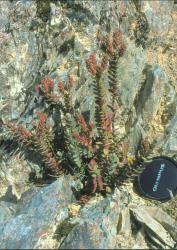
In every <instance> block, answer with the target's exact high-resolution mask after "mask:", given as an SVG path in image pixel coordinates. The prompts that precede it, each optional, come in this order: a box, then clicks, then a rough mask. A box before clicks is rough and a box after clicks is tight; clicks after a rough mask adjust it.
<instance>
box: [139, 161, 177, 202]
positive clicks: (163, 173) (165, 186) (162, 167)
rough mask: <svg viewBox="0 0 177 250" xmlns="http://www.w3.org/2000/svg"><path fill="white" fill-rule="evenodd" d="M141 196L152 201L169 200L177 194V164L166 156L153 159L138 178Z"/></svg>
mask: <svg viewBox="0 0 177 250" xmlns="http://www.w3.org/2000/svg"><path fill="white" fill-rule="evenodd" d="M138 186H139V190H140V192H141V194H142V195H144V196H145V197H147V198H150V199H154V200H161V201H165V200H169V199H171V198H172V197H173V196H175V195H176V194H177V163H176V162H175V161H174V160H173V159H171V158H169V157H166V156H160V157H155V158H153V159H152V161H151V162H150V163H148V164H147V166H146V168H145V169H144V171H143V172H142V173H141V174H140V175H139V176H138Z"/></svg>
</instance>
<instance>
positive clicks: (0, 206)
mask: <svg viewBox="0 0 177 250" xmlns="http://www.w3.org/2000/svg"><path fill="white" fill-rule="evenodd" d="M15 213H16V206H15V204H14V203H10V202H5V201H1V202H0V225H1V224H5V223H6V222H8V221H9V220H10V219H11V218H12V217H13V215H14V214H15Z"/></svg>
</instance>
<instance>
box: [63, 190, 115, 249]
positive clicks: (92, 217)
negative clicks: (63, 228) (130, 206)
mask: <svg viewBox="0 0 177 250" xmlns="http://www.w3.org/2000/svg"><path fill="white" fill-rule="evenodd" d="M119 213H120V207H119V199H118V192H115V194H114V196H113V197H108V198H105V199H102V200H101V201H98V202H93V203H89V204H87V205H86V206H85V207H84V208H83V209H82V210H81V212H80V216H79V218H78V219H77V225H76V226H74V227H73V229H72V230H71V232H70V233H69V234H68V236H67V237H66V238H65V240H64V242H63V243H62V245H61V246H60V249H81V248H83V249H105V248H106V249H107V248H108V249H110V248H111V249H112V248H114V247H115V245H116V234H117V222H118V218H119Z"/></svg>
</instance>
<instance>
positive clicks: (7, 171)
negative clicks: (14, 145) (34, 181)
mask: <svg viewBox="0 0 177 250" xmlns="http://www.w3.org/2000/svg"><path fill="white" fill-rule="evenodd" d="M31 166H32V164H31ZM31 166H30V164H29V163H28V162H27V161H26V160H25V159H24V157H19V155H14V156H11V157H8V159H1V172H0V179H1V180H2V182H3V184H2V185H3V187H2V189H3V193H2V194H1V195H4V194H5V191H7V188H8V187H11V191H12V194H13V195H14V196H15V197H16V198H17V199H20V197H21V194H22V193H23V192H25V191H26V190H28V189H29V184H28V182H29V177H30V173H31V172H32V167H31ZM33 166H35V164H34V165H33ZM38 168H39V167H36V169H38Z"/></svg>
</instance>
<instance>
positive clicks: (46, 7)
mask: <svg viewBox="0 0 177 250" xmlns="http://www.w3.org/2000/svg"><path fill="white" fill-rule="evenodd" d="M50 2H51V1H50V0H45V1H43V0H36V4H37V16H38V17H39V18H41V19H42V21H43V22H47V21H48V20H49V18H50V11H51V9H50Z"/></svg>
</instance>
